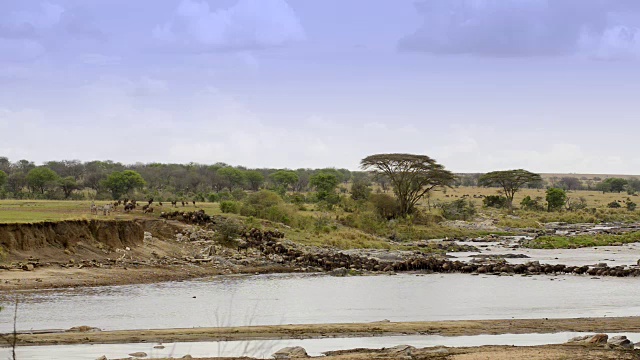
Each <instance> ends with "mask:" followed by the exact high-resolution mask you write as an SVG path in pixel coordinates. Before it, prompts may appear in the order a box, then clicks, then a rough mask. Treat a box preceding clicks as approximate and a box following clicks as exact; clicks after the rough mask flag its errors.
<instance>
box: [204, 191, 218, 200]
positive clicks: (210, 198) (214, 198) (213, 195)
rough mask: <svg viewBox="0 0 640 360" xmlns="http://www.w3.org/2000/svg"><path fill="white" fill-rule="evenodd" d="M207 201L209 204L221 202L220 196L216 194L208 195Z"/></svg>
mask: <svg viewBox="0 0 640 360" xmlns="http://www.w3.org/2000/svg"><path fill="white" fill-rule="evenodd" d="M207 201H209V202H218V201H220V196H219V195H218V194H216V193H213V192H212V193H209V195H207Z"/></svg>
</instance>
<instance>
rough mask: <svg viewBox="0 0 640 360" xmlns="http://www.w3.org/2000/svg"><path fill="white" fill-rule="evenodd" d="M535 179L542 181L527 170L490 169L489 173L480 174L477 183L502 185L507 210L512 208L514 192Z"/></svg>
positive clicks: (487, 185)
mask: <svg viewBox="0 0 640 360" xmlns="http://www.w3.org/2000/svg"><path fill="white" fill-rule="evenodd" d="M536 181H542V177H540V175H538V174H536V173H532V172H530V171H527V170H523V169H517V170H503V171H492V172H490V173H486V174H484V175H482V176H480V178H479V179H478V185H480V186H486V187H489V186H500V187H502V192H503V193H504V196H505V197H506V198H507V205H508V206H509V210H512V209H513V197H514V196H515V195H516V192H518V190H520V188H521V187H523V186H524V185H525V184H528V183H532V182H536Z"/></svg>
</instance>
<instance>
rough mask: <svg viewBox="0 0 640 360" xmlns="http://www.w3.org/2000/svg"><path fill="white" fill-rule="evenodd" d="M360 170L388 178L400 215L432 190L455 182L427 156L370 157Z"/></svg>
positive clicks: (453, 178) (405, 213) (364, 161)
mask: <svg viewBox="0 0 640 360" xmlns="http://www.w3.org/2000/svg"><path fill="white" fill-rule="evenodd" d="M360 167H361V168H362V169H363V170H368V169H373V170H374V171H376V172H377V173H378V174H379V175H382V176H385V177H386V178H388V179H389V182H390V183H391V187H392V188H393V192H394V193H395V195H396V197H397V198H398V207H399V211H400V215H401V216H406V215H408V214H410V213H411V212H412V211H413V210H414V209H415V205H416V204H417V203H418V201H419V200H420V199H421V198H422V197H423V196H425V195H426V194H427V193H428V192H429V191H431V190H433V189H434V188H435V187H437V186H451V184H453V182H454V181H455V176H454V175H453V173H452V172H450V171H448V170H445V168H444V166H442V165H440V164H438V163H436V161H435V160H434V159H432V158H430V157H429V156H426V155H414V154H377V155H371V156H367V157H366V158H364V159H362V161H361V162H360Z"/></svg>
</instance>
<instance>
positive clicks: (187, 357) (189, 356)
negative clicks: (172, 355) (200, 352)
mask: <svg viewBox="0 0 640 360" xmlns="http://www.w3.org/2000/svg"><path fill="white" fill-rule="evenodd" d="M181 359H193V356H191V355H189V354H187V355H185V356H183V357H181Z"/></svg>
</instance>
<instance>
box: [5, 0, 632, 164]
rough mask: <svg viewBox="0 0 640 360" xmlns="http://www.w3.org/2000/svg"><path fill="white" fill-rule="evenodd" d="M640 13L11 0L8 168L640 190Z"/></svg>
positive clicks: (295, 2) (506, 4) (607, 6)
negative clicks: (261, 170) (314, 174)
mask: <svg viewBox="0 0 640 360" xmlns="http://www.w3.org/2000/svg"><path fill="white" fill-rule="evenodd" d="M639 95H640V2H638V1H637V0H563V1H557V0H423V1H414V0H322V1H308V0H136V1H130V0H92V1H86V0H47V1H40V0H2V1H0V156H6V157H9V158H10V159H11V160H12V161H17V160H19V159H29V160H33V161H35V162H36V163H42V162H44V161H49V160H62V159H69V160H70V159H79V160H82V161H90V160H114V161H119V162H123V163H129V164H130V163H136V162H143V163H148V162H162V163H189V162H197V163H204V164H212V163H216V162H225V163H228V164H232V165H243V166H247V167H272V168H294V169H295V168H320V167H338V168H347V169H352V170H355V169H358V166H359V162H360V160H361V159H362V158H364V157H366V156H368V155H371V154H377V153H415V154H425V155H429V156H430V157H432V158H434V159H435V160H436V161H438V162H439V163H441V164H443V165H444V166H445V167H446V168H447V169H449V170H451V171H454V172H486V171H493V170H503V169H513V168H525V169H527V170H531V171H536V172H544V173H608V174H640V156H637V155H636V152H637V149H638V147H637V142H638V134H640V121H638V120H639V118H638V115H639V114H640V101H638V99H639Z"/></svg>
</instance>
